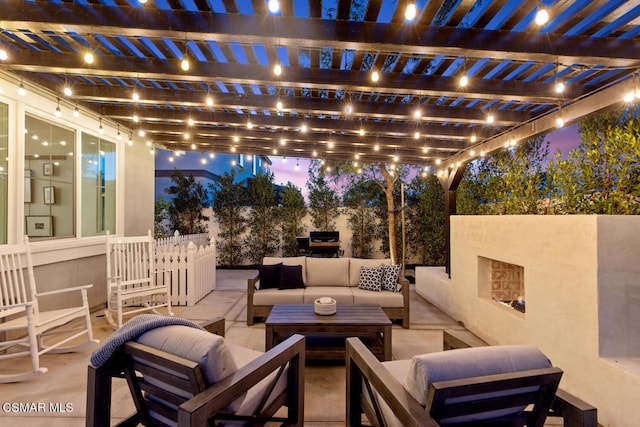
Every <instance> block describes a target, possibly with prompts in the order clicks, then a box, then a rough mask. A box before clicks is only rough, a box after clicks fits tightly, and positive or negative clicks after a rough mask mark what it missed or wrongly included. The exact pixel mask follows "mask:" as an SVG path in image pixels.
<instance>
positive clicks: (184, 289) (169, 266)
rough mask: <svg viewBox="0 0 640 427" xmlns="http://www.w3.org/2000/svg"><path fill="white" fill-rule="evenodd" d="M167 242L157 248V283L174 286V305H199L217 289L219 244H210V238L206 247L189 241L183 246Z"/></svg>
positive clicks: (172, 300)
mask: <svg viewBox="0 0 640 427" xmlns="http://www.w3.org/2000/svg"><path fill="white" fill-rule="evenodd" d="M192 236H193V235H192ZM195 236H198V235H195ZM205 236H207V235H206V234H205ZM180 237H187V236H180ZM164 240H165V239H161V241H160V240H158V241H156V244H155V254H156V270H157V271H158V273H157V276H156V280H157V281H158V283H167V282H168V283H169V284H170V285H171V305H188V306H192V305H195V304H196V303H197V302H198V301H200V300H201V299H202V298H204V297H205V296H206V295H207V294H209V292H212V291H213V290H215V288H216V245H215V242H211V244H209V238H208V236H207V243H206V244H205V245H202V246H196V244H195V243H194V242H193V240H189V239H184V240H183V241H182V242H181V243H180V244H176V243H168V242H165V241H164ZM185 243H186V244H185Z"/></svg>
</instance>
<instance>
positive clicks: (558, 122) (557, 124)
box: [556, 117, 564, 128]
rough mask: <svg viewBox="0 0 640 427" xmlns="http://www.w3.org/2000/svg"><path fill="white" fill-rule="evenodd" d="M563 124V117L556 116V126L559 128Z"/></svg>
mask: <svg viewBox="0 0 640 427" xmlns="http://www.w3.org/2000/svg"><path fill="white" fill-rule="evenodd" d="M563 126H564V119H563V118H562V117H558V118H557V119H556V127H558V128H561V127H563Z"/></svg>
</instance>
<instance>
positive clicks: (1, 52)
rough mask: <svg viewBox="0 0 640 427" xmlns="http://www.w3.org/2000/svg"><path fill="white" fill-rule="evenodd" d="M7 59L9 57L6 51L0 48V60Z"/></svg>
mask: <svg viewBox="0 0 640 427" xmlns="http://www.w3.org/2000/svg"><path fill="white" fill-rule="evenodd" d="M7 59H9V55H8V54H7V51H6V50H4V49H0V61H6V60H7Z"/></svg>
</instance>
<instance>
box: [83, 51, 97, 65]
mask: <svg viewBox="0 0 640 427" xmlns="http://www.w3.org/2000/svg"><path fill="white" fill-rule="evenodd" d="M83 59H84V62H86V63H87V64H93V61H94V59H95V58H94V57H93V52H91V51H87V52H85V54H84V57H83Z"/></svg>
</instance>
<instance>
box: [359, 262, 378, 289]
mask: <svg viewBox="0 0 640 427" xmlns="http://www.w3.org/2000/svg"><path fill="white" fill-rule="evenodd" d="M381 279H382V269H381V268H380V267H360V282H359V283H358V287H359V288H360V289H364V290H367V291H376V292H380V291H381V290H382V282H381Z"/></svg>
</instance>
